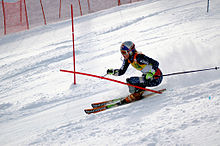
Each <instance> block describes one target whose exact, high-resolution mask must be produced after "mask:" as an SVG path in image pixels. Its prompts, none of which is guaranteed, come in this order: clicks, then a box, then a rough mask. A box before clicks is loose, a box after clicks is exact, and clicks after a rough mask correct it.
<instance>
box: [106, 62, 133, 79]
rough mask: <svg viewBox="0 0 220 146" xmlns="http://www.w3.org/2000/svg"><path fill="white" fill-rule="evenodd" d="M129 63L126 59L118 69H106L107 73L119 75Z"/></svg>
mask: <svg viewBox="0 0 220 146" xmlns="http://www.w3.org/2000/svg"><path fill="white" fill-rule="evenodd" d="M129 65H130V64H129V63H128V60H124V61H123V64H122V66H121V68H120V69H108V70H107V74H112V75H114V76H121V75H123V74H124V73H125V72H126V70H127V69H128V66H129Z"/></svg>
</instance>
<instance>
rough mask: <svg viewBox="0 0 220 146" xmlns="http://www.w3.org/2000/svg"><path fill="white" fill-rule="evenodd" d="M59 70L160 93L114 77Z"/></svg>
mask: <svg viewBox="0 0 220 146" xmlns="http://www.w3.org/2000/svg"><path fill="white" fill-rule="evenodd" d="M60 71H61V72H67V73H73V74H80V75H85V76H90V77H95V78H100V79H104V80H108V81H112V82H116V83H120V84H124V85H128V86H132V87H135V88H139V89H142V90H146V91H150V92H154V93H158V94H161V92H159V91H155V90H151V89H147V88H142V87H139V86H135V85H131V84H128V83H124V82H121V81H118V80H114V79H110V78H106V77H102V76H97V75H92V74H88V73H81V72H74V71H68V70H60Z"/></svg>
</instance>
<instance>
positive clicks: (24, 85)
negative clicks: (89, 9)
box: [0, 0, 220, 146]
mask: <svg viewBox="0 0 220 146" xmlns="http://www.w3.org/2000/svg"><path fill="white" fill-rule="evenodd" d="M219 5H220V1H217V0H213V1H212V2H211V4H210V12H209V13H206V1H203V0H187V1H177V0H145V1H143V2H139V3H134V4H129V5H123V6H120V7H116V8H112V9H109V10H104V11H100V12H97V13H94V14H90V15H87V16H83V17H78V18H76V19H75V37H76V38H75V47H76V57H77V58H76V65H77V66H76V70H77V71H80V72H86V73H92V74H96V75H104V74H105V73H106V70H107V69H108V68H119V67H120V66H121V64H122V61H121V60H120V57H121V55H120V52H119V47H120V44H121V43H122V42H123V41H126V40H132V41H133V42H134V43H135V44H136V48H137V49H138V51H141V52H143V53H145V54H146V55H148V56H150V57H152V58H154V59H156V60H158V61H159V62H160V68H161V69H162V71H163V73H164V74H166V73H170V72H176V71H184V70H191V69H201V68H208V67H215V66H219V65H220V58H219V54H220V49H219V48H220V42H219V40H220V8H219ZM0 54H1V55H0V70H1V72H0V129H1V130H0V145H149V146H150V145H175V144H177V145H220V71H207V72H201V73H193V74H187V75H179V76H171V77H164V80H163V83H162V84H161V85H160V86H159V87H157V88H156V89H160V88H164V87H166V88H167V89H168V91H166V92H165V93H164V94H162V95H156V96H154V97H151V98H148V99H144V100H141V101H137V102H135V103H132V104H129V105H125V106H122V107H119V108H115V109H112V110H109V111H105V112H102V113H98V114H93V115H86V114H85V113H84V111H83V109H85V108H89V107H90V104H91V103H92V102H97V101H102V100H106V99H112V98H115V97H119V96H120V97H121V96H126V95H128V89H127V87H126V86H124V85H120V84H117V83H113V82H109V81H105V80H101V79H96V78H91V77H86V76H80V75H77V82H78V83H77V85H73V75H72V74H68V73H63V72H60V71H59V70H60V69H67V70H72V69H73V65H72V36H71V22H70V21H69V20H68V21H65V22H62V23H57V24H52V25H48V26H43V27H39V28H36V29H33V30H30V31H26V32H20V33H17V34H13V35H8V36H5V37H2V38H0ZM136 75H141V73H140V72H138V71H136V70H135V69H133V68H132V67H130V68H129V69H128V71H127V72H126V74H125V75H124V76H121V77H113V76H108V77H109V78H112V79H117V80H120V81H125V79H126V78H127V77H130V76H136Z"/></svg>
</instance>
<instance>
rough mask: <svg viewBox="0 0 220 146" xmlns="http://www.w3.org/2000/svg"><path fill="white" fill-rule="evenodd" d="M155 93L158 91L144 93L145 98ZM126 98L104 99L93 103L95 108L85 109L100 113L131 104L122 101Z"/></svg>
mask: <svg viewBox="0 0 220 146" xmlns="http://www.w3.org/2000/svg"><path fill="white" fill-rule="evenodd" d="M158 91H159V92H164V91H166V89H161V90H158ZM155 94H156V93H150V94H147V95H143V98H147V97H150V96H153V95H155ZM125 98H126V97H124V98H116V99H112V100H107V101H103V102H99V103H93V104H92V106H93V108H91V109H85V110H84V111H85V113H86V114H92V113H98V112H101V111H105V110H107V109H111V108H114V107H118V106H121V105H125V104H129V103H122V102H121V101H122V100H123V99H125ZM143 98H142V99H143Z"/></svg>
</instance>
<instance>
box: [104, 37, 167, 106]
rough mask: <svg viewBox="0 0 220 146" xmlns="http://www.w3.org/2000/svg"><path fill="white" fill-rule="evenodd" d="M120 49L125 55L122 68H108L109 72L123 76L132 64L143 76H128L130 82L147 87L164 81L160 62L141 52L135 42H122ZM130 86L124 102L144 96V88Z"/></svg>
mask: <svg viewBox="0 0 220 146" xmlns="http://www.w3.org/2000/svg"><path fill="white" fill-rule="evenodd" d="M120 51H121V54H122V56H123V57H124V61H123V64H122V67H121V68H120V69H108V70H107V74H109V75H114V76H121V75H123V74H124V73H125V72H126V70H127V68H128V66H129V65H130V64H131V65H132V66H133V67H134V68H135V69H137V70H139V71H141V72H142V73H143V75H142V77H130V78H127V79H126V81H127V83H128V84H131V85H135V86H139V87H143V88H145V87H154V86H158V85H159V84H160V83H161V82H162V80H163V76H162V72H161V71H160V69H159V68H158V66H159V63H158V62H157V61H156V60H154V59H152V58H150V57H148V56H145V55H144V54H141V53H139V52H138V51H137V50H136V49H135V44H134V43H133V42H131V41H126V42H124V43H122V45H121V48H120ZM128 87H129V92H130V93H131V94H130V95H129V96H128V97H126V98H125V99H124V100H123V101H122V103H130V102H133V101H135V100H140V99H141V98H142V94H143V93H144V91H143V90H141V89H139V88H135V87H132V86H128Z"/></svg>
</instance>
